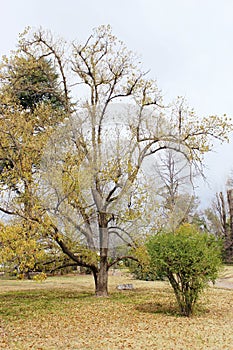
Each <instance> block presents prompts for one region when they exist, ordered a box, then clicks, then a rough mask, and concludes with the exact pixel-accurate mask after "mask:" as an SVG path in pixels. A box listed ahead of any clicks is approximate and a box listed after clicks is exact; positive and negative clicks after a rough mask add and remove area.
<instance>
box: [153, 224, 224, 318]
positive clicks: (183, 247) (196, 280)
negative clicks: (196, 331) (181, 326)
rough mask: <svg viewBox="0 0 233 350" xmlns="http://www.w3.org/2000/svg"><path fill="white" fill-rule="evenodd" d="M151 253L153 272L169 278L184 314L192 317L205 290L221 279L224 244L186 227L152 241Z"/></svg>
mask: <svg viewBox="0 0 233 350" xmlns="http://www.w3.org/2000/svg"><path fill="white" fill-rule="evenodd" d="M148 252H149V255H150V257H151V262H152V266H153V268H154V269H155V270H156V271H157V273H159V274H164V275H165V276H166V277H167V278H168V280H169V282H170V284H171V286H172V288H173V290H174V292H175V296H176V299H177V302H178V305H179V309H180V312H181V314H182V315H184V316H190V315H191V314H192V313H193V310H194V306H195V304H196V302H197V300H198V297H199V296H200V293H201V292H202V290H203V289H204V288H205V287H207V285H208V282H209V281H212V282H214V281H215V280H216V278H217V276H218V271H219V268H220V266H221V243H220V241H219V240H217V239H216V237H215V236H213V235H209V234H207V233H204V232H199V231H198V230H197V229H196V227H195V226H192V225H189V224H184V225H182V226H180V228H179V229H178V230H177V231H175V233H167V232H163V233H160V234H157V235H156V236H153V237H151V238H150V240H149V242H148Z"/></svg>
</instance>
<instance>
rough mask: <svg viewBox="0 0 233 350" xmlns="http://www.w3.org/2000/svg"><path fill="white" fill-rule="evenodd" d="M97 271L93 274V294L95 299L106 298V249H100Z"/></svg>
mask: <svg viewBox="0 0 233 350" xmlns="http://www.w3.org/2000/svg"><path fill="white" fill-rule="evenodd" d="M100 255H101V256H100V264H99V271H98V272H97V273H93V275H94V280H95V294H96V296H97V297H106V296H108V257H107V249H106V248H103V249H101V253H100Z"/></svg>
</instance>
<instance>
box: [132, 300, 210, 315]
mask: <svg viewBox="0 0 233 350" xmlns="http://www.w3.org/2000/svg"><path fill="white" fill-rule="evenodd" d="M136 310H138V311H140V312H143V313H150V314H163V315H166V316H173V317H186V316H184V315H182V314H181V313H180V311H179V308H178V305H177V304H176V303H170V304H169V305H168V304H162V303H158V302H154V303H152V302H151V303H144V304H141V305H137V306H136ZM209 312H210V311H209V310H208V309H207V308H206V307H205V306H204V305H201V304H197V305H196V307H195V310H194V313H193V315H192V316H200V315H202V316H203V315H205V314H208V313H209Z"/></svg>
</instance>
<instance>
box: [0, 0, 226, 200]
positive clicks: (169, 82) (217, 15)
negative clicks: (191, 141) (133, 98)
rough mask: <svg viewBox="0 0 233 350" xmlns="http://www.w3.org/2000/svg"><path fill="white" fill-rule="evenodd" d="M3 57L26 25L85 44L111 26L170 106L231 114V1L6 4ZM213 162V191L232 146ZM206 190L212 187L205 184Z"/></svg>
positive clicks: (20, 0)
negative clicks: (180, 99) (177, 101)
mask: <svg viewBox="0 0 233 350" xmlns="http://www.w3.org/2000/svg"><path fill="white" fill-rule="evenodd" d="M0 5H1V21H0V32H1V40H0V55H4V54H6V55H7V54H9V51H10V50H11V49H14V48H15V45H16V43H17V37H18V34H19V33H20V32H22V31H23V30H24V28H25V27H26V26H32V27H39V26H42V27H43V28H46V29H50V30H52V31H53V32H54V33H57V34H59V35H60V36H63V37H65V39H68V40H69V39H70V40H73V39H80V40H84V39H85V38H87V36H88V35H89V34H90V33H91V30H92V29H93V28H94V27H97V26H99V25H101V24H110V25H111V26H112V29H113V32H114V34H115V35H117V36H118V37H119V38H120V39H121V40H123V41H124V42H125V43H126V45H127V46H128V48H129V49H131V50H133V51H136V52H137V53H138V54H139V55H141V57H142V62H143V64H144V67H145V69H150V73H149V74H150V77H151V78H155V79H157V81H158V86H159V87H160V88H161V89H162V91H163V95H164V97H165V99H166V100H167V101H170V100H172V99H174V98H175V97H176V96H177V95H183V96H185V97H186V98H187V100H188V102H189V105H190V106H191V107H194V109H195V110H196V111H197V112H198V113H199V114H200V115H211V114H219V115H222V114H224V113H226V114H227V115H228V116H233V0H115V1H111V0H0ZM216 151H217V153H213V154H211V155H209V156H208V157H207V166H208V167H209V169H208V170H207V171H206V175H207V177H208V179H209V182H210V186H211V191H212V193H213V192H215V191H218V190H220V189H221V188H222V186H223V184H224V181H225V178H226V176H227V175H228V174H229V172H230V170H231V169H233V161H232V157H233V156H232V154H233V142H231V143H230V144H228V145H224V146H222V147H220V148H218V149H217V150H216ZM201 191H205V196H206V198H207V197H209V195H208V194H207V187H206V186H205V188H203V187H201Z"/></svg>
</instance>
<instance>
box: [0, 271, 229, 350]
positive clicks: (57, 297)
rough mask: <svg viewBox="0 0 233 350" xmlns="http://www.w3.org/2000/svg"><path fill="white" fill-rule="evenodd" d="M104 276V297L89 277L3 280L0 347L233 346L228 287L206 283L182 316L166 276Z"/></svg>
mask: <svg viewBox="0 0 233 350" xmlns="http://www.w3.org/2000/svg"><path fill="white" fill-rule="evenodd" d="M231 272H233V270H232V271H231V270H229V269H228V270H225V271H224V274H225V275H224V274H223V277H224V278H228V277H229V278H231V277H232V276H233V273H232V275H231ZM109 279H110V281H109V282H110V288H109V289H110V297H109V298H96V297H94V296H93V280H92V277H91V276H77V277H75V276H69V277H52V278H48V279H47V280H46V281H44V282H43V283H36V282H33V281H15V280H0V316H1V321H0V349H9V350H11V349H12V350H13V349H19V350H23V349H25V350H26V349H37V350H39V349H44V350H45V349H46V350H52V349H54V350H63V349H64V350H66V349H77V350H82V349H83V350H87V349H89V350H120V349H147V350H148V349H152V350H153V349H164V350H171V349H172V350H179V349H182V350H188V349H192V350H195V349H203V350H206V349H213V350H218V349H219V350H224V349H228V350H233V290H227V289H223V288H221V289H219V288H209V289H208V290H207V291H206V292H205V293H204V295H203V297H202V298H201V300H200V302H199V304H198V308H197V310H196V314H195V315H194V316H193V317H191V318H185V317H180V316H179V315H178V312H177V307H176V303H175V298H174V295H173V292H172V289H171V288H170V286H169V285H168V283H167V282H160V281H158V282H142V281H135V280H132V279H131V278H130V277H129V276H110V277H109ZM120 283H133V285H134V290H132V291H117V290H116V286H117V284H120Z"/></svg>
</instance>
